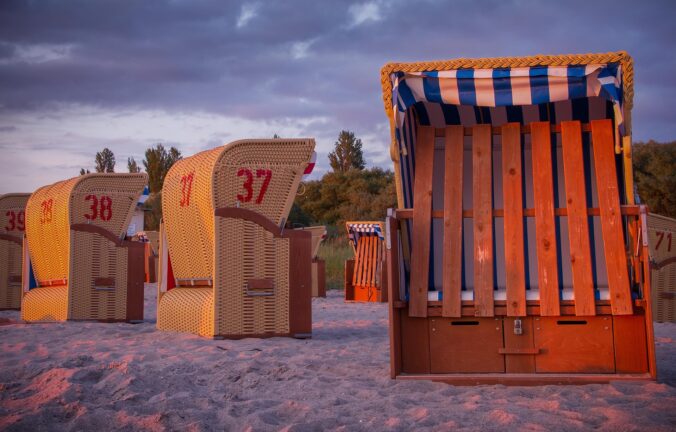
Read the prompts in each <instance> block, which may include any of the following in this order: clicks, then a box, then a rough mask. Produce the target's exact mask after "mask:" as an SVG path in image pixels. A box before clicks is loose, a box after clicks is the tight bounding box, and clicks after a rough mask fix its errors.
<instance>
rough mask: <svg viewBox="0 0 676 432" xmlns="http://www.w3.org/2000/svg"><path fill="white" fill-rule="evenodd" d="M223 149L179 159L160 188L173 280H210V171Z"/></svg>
mask: <svg viewBox="0 0 676 432" xmlns="http://www.w3.org/2000/svg"><path fill="white" fill-rule="evenodd" d="M222 151H223V147H218V148H216V149H213V150H208V151H204V152H201V153H198V154H196V155H194V156H191V157H188V158H185V159H182V160H180V161H178V162H176V163H175V164H174V166H172V167H171V169H170V170H169V172H168V173H167V176H166V177H165V178H164V185H163V186H162V217H163V219H164V227H165V229H166V232H167V244H168V247H169V255H170V256H171V265H172V269H173V271H174V276H176V278H179V279H193V278H194V279H200V278H211V277H212V273H213V249H214V246H213V244H214V206H213V195H212V189H211V188H212V175H213V167H214V163H215V161H216V159H217V158H218V156H219V154H220V153H221V152H222Z"/></svg>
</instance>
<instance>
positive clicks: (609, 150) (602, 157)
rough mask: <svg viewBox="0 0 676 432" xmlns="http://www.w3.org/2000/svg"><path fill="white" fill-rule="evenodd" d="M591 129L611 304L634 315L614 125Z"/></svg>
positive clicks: (601, 124)
mask: <svg viewBox="0 0 676 432" xmlns="http://www.w3.org/2000/svg"><path fill="white" fill-rule="evenodd" d="M591 129H592V148H593V149H594V167H595V171H596V189H597V193H598V198H599V211H600V213H601V233H602V235H603V249H604V252H605V258H606V268H607V269H608V290H609V291H610V307H611V310H612V312H613V315H630V314H631V313H632V312H633V310H632V304H631V293H630V292H629V274H628V271H627V258H626V252H625V248H624V234H623V232H622V216H621V214H620V195H619V190H618V183H617V171H616V165H615V152H614V148H615V147H614V140H613V124H612V122H611V121H610V120H592V122H591Z"/></svg>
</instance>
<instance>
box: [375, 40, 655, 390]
mask: <svg viewBox="0 0 676 432" xmlns="http://www.w3.org/2000/svg"><path fill="white" fill-rule="evenodd" d="M381 80H382V87H383V97H384V102H385V110H386V112H387V115H388V117H389V120H390V126H391V137H392V147H391V152H390V153H391V156H392V159H393V161H394V168H395V179H396V188H397V198H398V205H399V208H398V209H396V210H391V211H390V212H389V215H388V218H387V222H386V227H387V239H386V243H387V253H386V255H387V261H388V269H389V271H388V281H389V289H390V290H389V294H390V299H391V301H390V336H391V337H390V341H391V350H390V353H391V364H390V365H391V376H392V377H393V378H408V379H416V378H417V379H433V380H439V381H445V382H450V383H456V384H480V383H504V384H544V383H590V382H608V381H612V380H650V379H655V377H656V368H655V350H654V349H655V343H654V335H653V324H652V321H653V318H652V317H653V311H652V308H653V302H652V295H651V279H650V270H649V268H650V256H649V251H648V222H647V211H646V208H645V207H643V206H640V205H638V204H637V201H636V200H635V197H634V184H633V177H632V165H631V116H630V115H631V107H632V100H633V61H632V59H631V57H630V56H629V55H627V53H625V52H617V53H606V54H589V55H562V56H533V57H509V58H488V59H486V58H484V59H456V60H449V61H437V62H426V63H392V64H388V65H386V66H384V67H383V69H382V71H381Z"/></svg>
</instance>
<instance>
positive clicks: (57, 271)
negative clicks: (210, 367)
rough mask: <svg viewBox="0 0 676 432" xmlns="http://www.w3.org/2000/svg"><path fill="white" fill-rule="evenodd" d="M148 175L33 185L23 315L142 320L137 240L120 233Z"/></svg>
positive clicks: (32, 317)
mask: <svg viewBox="0 0 676 432" xmlns="http://www.w3.org/2000/svg"><path fill="white" fill-rule="evenodd" d="M147 182H148V176H147V175H146V174H144V173H139V174H87V175H82V176H79V177H75V178H72V179H70V180H64V181H60V182H57V183H54V184H52V185H49V186H43V187H41V188H39V189H38V190H36V191H35V192H34V193H33V194H32V195H31V197H30V199H29V200H28V204H27V206H26V241H25V242H24V248H27V254H24V256H26V255H28V256H29V257H30V263H28V262H27V263H25V264H24V279H26V277H27V275H28V273H29V272H28V267H32V270H33V272H34V274H35V279H36V281H37V285H38V286H37V287H35V288H32V289H30V284H28V283H26V282H24V292H23V299H22V305H21V317H22V319H24V320H25V321H64V320H99V321H109V322H112V321H140V320H143V279H144V264H143V244H142V243H140V242H131V241H127V240H125V233H126V232H127V227H128V225H129V221H130V219H131V216H132V212H133V210H134V208H135V207H136V202H137V200H138V197H139V195H140V194H141V192H142V191H143V187H144V185H145V184H146V183H147Z"/></svg>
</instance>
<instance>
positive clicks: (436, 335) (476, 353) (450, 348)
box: [429, 318, 505, 373]
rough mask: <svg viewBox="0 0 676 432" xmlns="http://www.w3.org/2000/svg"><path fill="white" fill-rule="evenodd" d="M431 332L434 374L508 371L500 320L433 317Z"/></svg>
mask: <svg viewBox="0 0 676 432" xmlns="http://www.w3.org/2000/svg"><path fill="white" fill-rule="evenodd" d="M429 334H430V336H429V337H430V369H431V373H474V372H485V373H491V372H493V373H497V372H504V371H505V358H504V356H503V355H502V354H500V353H499V350H500V349H501V348H502V320H501V319H495V318H479V319H477V318H458V319H450V318H430V319H429Z"/></svg>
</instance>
